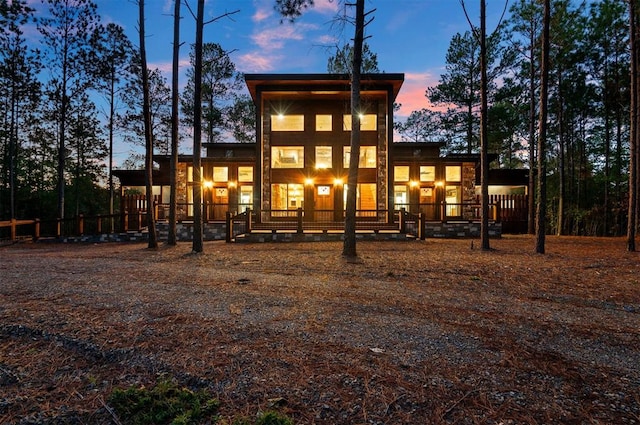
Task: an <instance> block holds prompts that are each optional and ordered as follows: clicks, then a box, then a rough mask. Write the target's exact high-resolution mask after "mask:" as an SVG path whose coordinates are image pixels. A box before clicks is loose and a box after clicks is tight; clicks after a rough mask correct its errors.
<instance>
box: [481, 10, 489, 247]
mask: <svg viewBox="0 0 640 425" xmlns="http://www.w3.org/2000/svg"><path fill="white" fill-rule="evenodd" d="M486 21H487V19H486V1H485V0H480V74H481V76H480V97H481V99H480V103H481V107H480V121H481V122H480V191H481V194H482V196H481V198H482V206H481V210H482V213H481V217H480V218H481V221H480V244H481V246H482V250H483V251H488V250H490V249H491V246H490V244H489V153H488V152H489V140H488V139H487V118H488V116H487V114H488V112H489V109H488V102H487V85H488V81H487V23H486Z"/></svg>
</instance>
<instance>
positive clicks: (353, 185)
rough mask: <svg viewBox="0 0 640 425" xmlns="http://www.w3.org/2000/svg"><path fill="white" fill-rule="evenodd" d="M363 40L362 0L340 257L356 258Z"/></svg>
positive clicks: (358, 12) (359, 3)
mask: <svg viewBox="0 0 640 425" xmlns="http://www.w3.org/2000/svg"><path fill="white" fill-rule="evenodd" d="M363 40H364V0H357V2H356V31H355V37H354V40H353V64H352V69H351V154H350V157H349V178H348V180H347V182H348V183H347V184H348V186H347V207H346V213H345V220H344V244H343V249H342V255H343V256H345V257H351V258H353V257H356V256H357V253H356V193H357V190H358V166H359V164H360V70H361V68H362V66H361V65H362V44H363Z"/></svg>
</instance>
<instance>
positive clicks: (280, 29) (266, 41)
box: [251, 23, 316, 51]
mask: <svg viewBox="0 0 640 425" xmlns="http://www.w3.org/2000/svg"><path fill="white" fill-rule="evenodd" d="M315 28H316V26H315V25H310V24H300V23H298V24H296V25H289V24H282V25H279V26H276V27H273V26H271V27H269V28H266V29H264V30H261V31H258V32H256V33H254V34H253V35H252V36H251V40H252V41H253V42H254V43H255V44H257V45H258V47H259V48H260V49H263V50H267V51H273V50H278V49H282V48H284V45H285V42H286V41H288V40H297V41H300V40H304V39H305V32H307V31H311V30H313V29H315Z"/></svg>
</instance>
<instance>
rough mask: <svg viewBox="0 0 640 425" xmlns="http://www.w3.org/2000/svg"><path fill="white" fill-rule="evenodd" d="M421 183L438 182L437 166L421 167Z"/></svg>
mask: <svg viewBox="0 0 640 425" xmlns="http://www.w3.org/2000/svg"><path fill="white" fill-rule="evenodd" d="M420 181H421V182H434V181H436V166H435V165H421V166H420Z"/></svg>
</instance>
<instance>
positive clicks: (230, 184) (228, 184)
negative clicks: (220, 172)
mask: <svg viewBox="0 0 640 425" xmlns="http://www.w3.org/2000/svg"><path fill="white" fill-rule="evenodd" d="M227 186H229V187H236V182H229V183H227Z"/></svg>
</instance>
